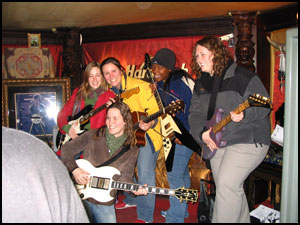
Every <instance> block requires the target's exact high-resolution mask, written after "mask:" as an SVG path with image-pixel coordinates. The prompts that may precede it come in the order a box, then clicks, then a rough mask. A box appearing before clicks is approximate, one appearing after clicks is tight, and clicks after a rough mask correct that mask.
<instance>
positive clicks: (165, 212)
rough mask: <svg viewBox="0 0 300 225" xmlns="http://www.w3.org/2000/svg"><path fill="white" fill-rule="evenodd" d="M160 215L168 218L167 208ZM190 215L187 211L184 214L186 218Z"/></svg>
mask: <svg viewBox="0 0 300 225" xmlns="http://www.w3.org/2000/svg"><path fill="white" fill-rule="evenodd" d="M160 215H161V216H162V217H164V218H166V216H167V210H163V211H160ZM189 216H190V215H189V213H186V214H185V216H184V218H188V217H189Z"/></svg>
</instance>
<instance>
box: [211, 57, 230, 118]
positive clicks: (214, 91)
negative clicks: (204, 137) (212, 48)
mask: <svg viewBox="0 0 300 225" xmlns="http://www.w3.org/2000/svg"><path fill="white" fill-rule="evenodd" d="M232 63H233V62H232V61H231V60H230V61H229V62H228V64H227V66H226V67H225V68H224V70H223V72H222V75H221V76H215V79H214V84H213V88H212V92H211V96H210V100H209V106H208V111H207V120H210V119H211V117H212V116H213V114H214V112H215V107H216V99H217V95H218V91H219V89H220V86H221V83H222V80H223V78H224V76H225V74H226V72H227V69H228V68H229V67H230V66H231V64H232Z"/></svg>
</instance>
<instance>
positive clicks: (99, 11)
mask: <svg viewBox="0 0 300 225" xmlns="http://www.w3.org/2000/svg"><path fill="white" fill-rule="evenodd" d="M293 4H295V2H2V28H10V29H52V28H57V27H79V28H87V27H99V26H108V25H117V24H130V23H142V22H154V21H164V20H176V19H193V18H209V17H218V16H227V15H228V12H233V11H260V12H264V11H268V10H272V9H277V8H281V7H284V6H289V5H293Z"/></svg>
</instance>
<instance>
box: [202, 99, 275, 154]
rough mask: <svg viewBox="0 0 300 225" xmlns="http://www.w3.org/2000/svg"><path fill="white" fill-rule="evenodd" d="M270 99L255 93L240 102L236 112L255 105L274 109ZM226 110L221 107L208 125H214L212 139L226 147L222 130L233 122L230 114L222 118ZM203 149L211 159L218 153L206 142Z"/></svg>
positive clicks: (220, 145)
mask: <svg viewBox="0 0 300 225" xmlns="http://www.w3.org/2000/svg"><path fill="white" fill-rule="evenodd" d="M270 102H271V101H270V99H268V98H266V97H263V96H260V95H259V94H253V95H250V96H249V97H248V99H247V100H246V101H244V102H243V103H242V104H240V105H239V106H238V107H237V108H236V109H234V110H233V111H234V113H241V112H243V111H244V110H245V109H247V108H249V107H252V106H255V107H264V108H270V109H272V104H271V103H270ZM223 113H224V110H223V109H221V108H219V109H217V110H216V112H215V113H214V115H213V117H212V118H211V120H210V121H207V123H206V127H207V128H210V127H212V130H211V132H210V133H209V135H210V137H211V139H212V140H213V141H214V142H215V143H216V145H217V146H218V147H225V146H226V141H224V140H222V131H224V130H225V126H226V125H227V124H228V123H229V122H231V116H230V114H228V115H227V116H225V117H224V118H223V119H222V114H223ZM201 147H202V149H203V158H204V159H211V158H212V157H214V155H215V154H216V151H217V150H213V151H211V150H210V149H209V148H208V147H207V146H206V145H205V144H201Z"/></svg>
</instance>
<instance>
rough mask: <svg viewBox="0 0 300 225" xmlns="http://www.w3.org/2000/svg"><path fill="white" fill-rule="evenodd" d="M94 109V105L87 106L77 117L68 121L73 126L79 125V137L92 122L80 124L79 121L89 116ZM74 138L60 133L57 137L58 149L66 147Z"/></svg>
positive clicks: (77, 128) (77, 126)
mask: <svg viewBox="0 0 300 225" xmlns="http://www.w3.org/2000/svg"><path fill="white" fill-rule="evenodd" d="M93 109H94V108H93V106H92V105H87V106H86V107H84V108H83V109H82V110H80V112H78V113H77V114H76V115H75V116H73V117H69V118H68V121H69V124H70V125H73V124H74V123H75V124H77V125H76V128H75V130H76V133H77V134H78V135H79V134H81V133H83V132H84V131H85V130H84V127H85V126H86V125H87V124H88V123H89V122H90V120H86V121H84V123H82V124H79V120H80V119H81V118H82V117H83V116H84V115H86V114H88V113H89V112H90V111H92V110H93ZM71 139H72V138H71V137H70V136H69V135H68V134H65V135H63V134H62V133H61V132H60V131H59V132H58V133H57V135H56V147H57V148H58V149H59V148H60V147H61V146H62V145H64V144H65V143H67V142H68V141H69V140H71Z"/></svg>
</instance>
